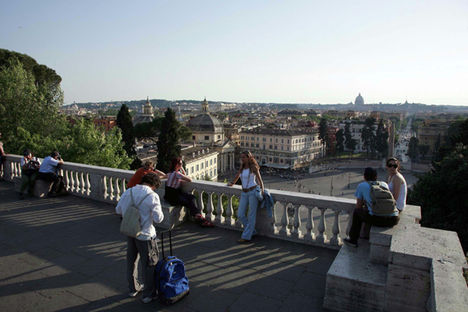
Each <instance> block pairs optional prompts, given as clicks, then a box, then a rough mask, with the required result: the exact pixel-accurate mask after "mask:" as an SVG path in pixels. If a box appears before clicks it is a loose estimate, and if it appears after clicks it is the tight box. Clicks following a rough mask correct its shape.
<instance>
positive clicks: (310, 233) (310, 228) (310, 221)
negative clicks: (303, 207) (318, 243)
mask: <svg viewBox="0 0 468 312" xmlns="http://www.w3.org/2000/svg"><path fill="white" fill-rule="evenodd" d="M313 209H314V207H307V224H306V230H307V233H306V235H305V239H306V240H308V241H312V240H314V239H315V233H314V216H313V214H312V211H313Z"/></svg>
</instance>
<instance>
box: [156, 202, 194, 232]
mask: <svg viewBox="0 0 468 312" xmlns="http://www.w3.org/2000/svg"><path fill="white" fill-rule="evenodd" d="M161 206H162V211H163V213H164V220H163V221H162V222H161V223H159V224H158V225H157V227H158V228H161V229H163V230H168V229H173V228H174V227H176V226H178V225H180V224H181V223H183V222H184V221H185V219H186V218H187V217H188V213H187V209H186V208H185V207H182V206H172V205H171V204H169V203H168V202H166V201H165V200H163V199H161Z"/></svg>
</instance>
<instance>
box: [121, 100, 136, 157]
mask: <svg viewBox="0 0 468 312" xmlns="http://www.w3.org/2000/svg"><path fill="white" fill-rule="evenodd" d="M117 126H119V128H120V130H121V131H122V141H123V143H124V149H125V151H126V152H127V155H129V156H130V157H132V156H134V155H135V154H136V152H135V148H134V144H135V136H134V133H133V122H132V116H130V113H129V111H128V107H127V105H125V104H122V106H121V107H120V110H119V113H118V114H117Z"/></svg>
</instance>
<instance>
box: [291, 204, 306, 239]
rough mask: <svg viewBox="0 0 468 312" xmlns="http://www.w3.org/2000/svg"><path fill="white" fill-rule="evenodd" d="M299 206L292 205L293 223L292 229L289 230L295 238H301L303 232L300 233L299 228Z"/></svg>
mask: <svg viewBox="0 0 468 312" xmlns="http://www.w3.org/2000/svg"><path fill="white" fill-rule="evenodd" d="M300 208H301V205H294V206H293V209H294V223H293V227H292V230H291V236H293V237H295V238H302V237H303V234H302V233H301V229H300V226H301V217H300V214H299V209H300Z"/></svg>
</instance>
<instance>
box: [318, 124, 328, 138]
mask: <svg viewBox="0 0 468 312" xmlns="http://www.w3.org/2000/svg"><path fill="white" fill-rule="evenodd" d="M327 130H328V124H327V120H326V119H325V118H322V119H320V123H319V139H320V140H322V142H326V141H327Z"/></svg>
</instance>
